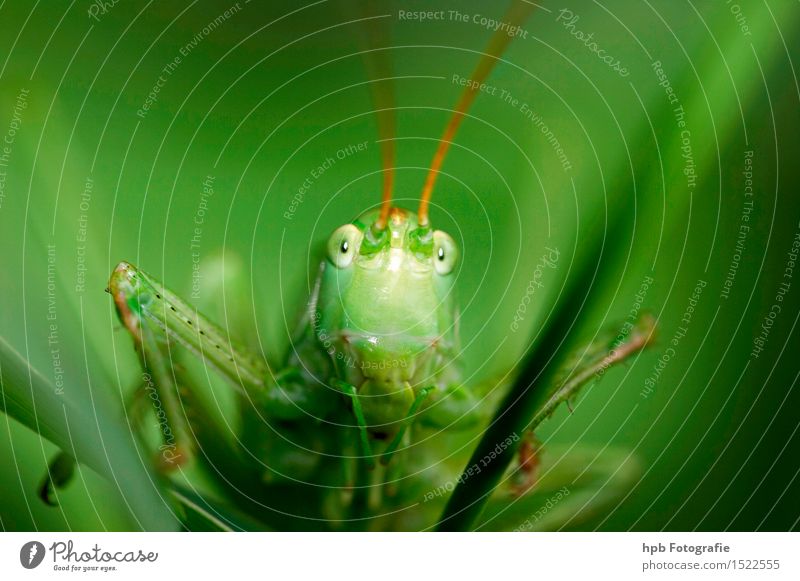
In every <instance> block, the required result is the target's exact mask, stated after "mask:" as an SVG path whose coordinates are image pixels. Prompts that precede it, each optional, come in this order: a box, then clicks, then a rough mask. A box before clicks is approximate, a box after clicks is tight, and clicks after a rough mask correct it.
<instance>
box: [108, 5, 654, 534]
mask: <svg viewBox="0 0 800 581" xmlns="http://www.w3.org/2000/svg"><path fill="white" fill-rule="evenodd" d="M531 6H532V5H530V4H528V3H523V2H515V3H513V5H512V7H511V9H510V11H509V13H508V14H507V15H506V20H507V21H509V22H518V23H519V22H522V20H523V19H524V18H525V17H526V16H527V14H528V12H529V11H530V8H531ZM509 40H510V39H509V37H508V35H505V34H503V33H502V31H500V32H498V33H496V34H495V36H494V37H493V38H492V40H491V41H490V44H489V47H488V48H487V50H486V52H485V54H484V56H483V58H482V59H481V60H480V62H479V64H478V65H477V67H476V69H475V71H474V73H473V75H472V78H471V82H470V83H469V84H468V85H467V87H466V89H465V91H464V94H463V95H462V97H461V99H460V101H459V103H458V105H457V106H456V109H455V113H454V115H453V117H452V119H451V120H450V122H449V124H448V125H447V127H446V129H445V131H444V133H443V135H442V139H441V140H440V142H439V146H438V149H437V151H436V153H435V155H434V158H433V162H432V165H431V169H430V171H429V173H428V176H427V179H426V181H425V184H424V188H423V192H422V195H421V201H420V205H419V209H418V211H417V212H416V213H414V212H411V211H409V210H405V209H402V208H399V207H395V206H393V205H392V203H391V201H392V184H393V170H392V164H393V149H392V148H393V141H392V140H391V139H383V140H382V147H383V148H384V150H383V160H384V187H383V199H382V202H381V205H380V208H379V209H377V210H372V211H369V212H367V213H365V214H363V215H361V216H360V217H358V218H356V219H355V220H354V221H353V222H352V223H349V224H345V225H343V226H341V227H339V228H338V229H336V230H335V231H334V232H333V234H332V235H331V236H330V238H329V239H328V241H327V245H326V252H325V257H324V258H323V259H322V261H321V264H320V267H319V271H318V275H317V278H316V282H315V284H314V287H313V292H312V293H311V296H310V298H309V300H308V302H307V306H306V308H305V310H304V314H303V317H302V320H301V321H300V324H299V326H298V331H297V334H296V336H295V337H294V340H293V342H292V345H291V349H290V351H289V354H288V355H287V356H286V358H285V361H284V364H283V365H282V366H281V367H280V368H279V369H273V368H271V367H270V366H269V365H268V364H267V363H266V362H265V361H263V360H262V359H261V358H260V357H257V356H254V355H252V354H249V353H248V352H247V351H246V350H245V349H243V348H242V347H241V346H239V345H237V344H235V343H234V342H232V341H231V340H230V338H229V337H228V334H227V333H226V332H225V331H224V330H223V329H221V328H219V327H218V326H216V325H215V324H213V323H212V322H211V321H210V320H208V319H207V318H206V317H204V316H202V315H201V314H200V313H199V312H198V311H197V310H196V309H195V308H193V307H192V306H191V305H189V304H188V303H187V302H185V301H184V300H183V299H181V298H180V297H179V296H178V295H177V294H176V293H174V292H171V291H170V290H168V289H167V288H165V287H164V286H163V285H162V284H160V283H159V282H158V281H157V280H155V279H154V278H153V277H151V276H149V275H148V274H146V273H145V272H143V271H142V270H140V269H138V268H136V267H135V266H133V265H131V264H129V263H127V262H121V263H120V264H119V265H118V266H117V267H116V268H115V269H114V271H113V273H112V275H111V278H110V280H109V283H108V289H107V290H108V292H109V293H110V294H111V296H112V297H113V300H114V304H115V306H116V310H117V314H118V316H119V318H120V320H121V321H122V323H123V325H124V326H125V328H126V329H127V330H128V332H129V333H130V335H131V336H132V338H133V340H134V344H135V347H136V350H137V353H138V354H139V357H140V361H141V366H142V369H143V373H144V374H143V379H142V385H141V387H140V389H138V390H137V392H136V393H137V396H136V398H137V399H136V400H135V402H134V404H135V405H134V408H135V409H138V410H142V408H143V407H144V406H143V405H142V403H141V401H142V400H145V401H146V400H147V399H148V398H149V399H150V400H152V401H153V402H155V404H157V405H156V415H157V420H158V426H159V431H160V436H161V445H160V446H159V453H158V456H157V457H158V458H159V460H158V464H159V466H160V467H161V468H162V469H165V470H172V471H174V470H176V469H180V470H183V469H184V467H188V466H189V465H190V464H191V463H190V462H189V461H190V459H191V458H193V457H197V458H198V459H200V460H201V461H202V463H203V464H204V465H206V466H207V468H208V470H207V473H208V474H211V475H212V476H213V477H214V481H215V484H214V486H215V487H216V489H217V491H220V490H221V491H223V492H225V493H227V494H228V495H229V496H233V497H234V498H237V499H239V501H240V502H239V504H240V506H239V509H241V510H243V511H244V512H247V513H249V514H250V515H257V516H258V517H259V518H260V520H261V521H268V522H269V523H270V524H271V525H272V526H275V527H278V528H298V527H299V528H353V526H355V525H354V524H353V523H358V522H361V521H363V520H365V519H368V518H375V519H382V520H381V524H379V525H378V526H382V527H392V528H414V527H420V526H424V524H425V523H424V522H416V521H409V520H408V519H407V518H406V517H403V518H406V520H403V519H402V518H398V517H396V516H392V515H393V514H394V512H393V511H395V510H400V509H402V508H403V507H406V506H408V505H409V503H413V502H414V501H415V500H416V501H418V500H419V499H420V498H421V497H422V496H423V494H424V493H425V491H426V490H430V489H432V488H436V487H437V486H439V485H441V484H442V480H443V478H446V475H445V474H446V471H439V472H437V471H435V470H434V471H431V470H428V468H430V467H431V466H434V465H436V463H437V462H438V461H439V460H440V459H438V458H437V457H436V454H437V451H440V450H441V449H442V446H441V443H436V442H434V443H433V444H429V443H428V441H430V440H435V439H436V437H443V438H447V437H449V436H448V435H449V434H451V433H457V432H458V431H459V430H470V429H471V430H475V429H476V428H477V427H478V426H479V425H480V423H481V422H482V421H483V420H484V419H485V418H486V417H487V414H488V412H489V411H490V409H488V407H489V406H488V403H487V402H488V400H486V399H485V398H478V397H476V392H475V391H473V390H471V389H469V387H468V386H466V385H464V384H463V382H462V380H461V369H460V365H459V359H458V355H459V351H460V347H459V338H458V312H457V306H456V299H455V288H454V287H455V281H456V275H457V273H458V267H459V258H460V257H459V249H458V247H457V245H456V243H455V241H454V240H453V238H452V237H451V236H450V235H448V234H447V233H446V232H443V231H441V230H436V229H434V228H433V226H432V224H431V223H430V219H429V212H428V207H429V202H430V198H431V194H432V191H433V186H434V183H435V180H436V176H437V175H438V173H439V168H440V167H441V164H442V162H443V159H444V157H445V154H446V151H447V148H448V146H449V144H450V142H451V141H452V139H453V137H454V135H455V133H456V130H457V128H458V125H459V123H460V122H461V120H462V119H463V117H464V114H465V112H466V110H467V109H468V107H469V105H470V104H471V102H472V100H473V99H474V97H475V95H476V94H477V87H479V86H480V84H481V83H482V82H483V80H484V79H485V78H486V77H487V76H488V74H489V72H490V71H491V69H492V67H493V65H494V64H495V63H496V62H497V60H499V59H498V57H499V55H500V54H502V52H503V50H504V49H505V46H506V45H507V43H508V42H509ZM380 98H381V95H378V99H379V100H380ZM383 98H384V99H385V98H386V96H385V95H383ZM382 109H383V110H384V111H385V110H388V109H390V108H389V107H382ZM380 125H381V126H382V127H383V128H384V129H385V128H389V127H392V125H393V122H392V121H391V120H387V119H386V117H383V118H382V119H381V123H380ZM631 345H633V346H634V347H635V348H636V349H638V348H641V347H643V346H644V342H641V341H640V342H638V343H634V342H631V343H629V350H630V346H631ZM177 346H181V347H183V348H184V352H185V351H186V350H188V351H189V352H190V353H191V354H193V355H194V356H195V357H196V358H197V359H199V360H201V361H202V362H203V363H205V364H209V365H210V366H211V367H213V368H215V369H216V371H217V372H218V373H219V374H220V375H221V376H223V377H224V378H225V379H226V380H228V382H229V383H231V384H232V385H233V386H235V387H236V388H237V393H238V394H239V398H238V410H239V412H238V415H239V418H238V422H239V423H240V427H239V428H238V432H235V431H234V430H231V429H230V427H228V428H227V429H223V428H222V427H221V426H219V425H217V424H218V422H215V421H214V420H212V419H211V417H212V415H213V414H210V413H208V410H207V409H206V405H207V404H204V402H203V401H202V398H201V397H198V396H197V395H196V394H195V393H193V391H192V389H191V388H190V386H191V385H192V383H193V381H192V379H191V377H190V374H189V373H188V372H187V371H186V369H184V367H183V366H182V365H181V364H180V361H179V360H180V355H179V351H180V350H179V349H176V347H177ZM605 354H606V351H602V352H599V351H597V352H595V353H594V354H593V356H594V357H595V364H596V365H600V364H601V362H603V357H602V356H604V355H605ZM606 359H607V358H606ZM615 361H616V360H613V361H611V362H615ZM608 363H609V361H605V362H604V363H603V364H606V365H607V364H608ZM584 368H588V369H591V368H592V366H591V365H589V366H588V367H586V366H584ZM590 378H591V374H589V375H587V376H586V377H579V376H574V375H573V376H571V377H569V378H567V380H565V382H564V386H565V387H564V388H562V389H561V390H560V391H559V392H557V394H556V396H554V398H553V399H552V400H551V401H550V402H549V403H548V406H549V407H546V409H543V410H542V411H541V413H542V414H544V415H547V414H549V413H551V412H552V410H553V408H554V407H555V406H556V405H558V403H561V402H562V401H566V400H567V399H569V397H571V396H573V395H574V393H575V392H576V391H577V389H578V388H579V387H580V386H581V385H583V384H584V383H586V382H587V381H588V380H589V379H590ZM136 402H138V403H136ZM143 414H144V412H143V411H139V412H137V415H138V416H142V415H143ZM232 432H234V435H233V437H232ZM432 450H433V452H431V451H432ZM519 458H520V459H519V467H520V468H522V470H521V473H522V474H523V477H524V478H523V480H524V482H523V483H522V484H523V485H522V487H521V488H520V489H519V491H518V493H519V494H522V493H524V491H525V490H527V489H528V488H529V487H530V485H531V484H532V482H533V481H534V480H535V474H534V469H535V467H536V466H537V465H538V454H537V446H536V445H535V444H534V440H533V439H532V437H531V436H530V435H525V436H524V438H523V445H522V446H520V457H519ZM422 473H425V474H426V477H427V480H425V479H424V478H422V479H420V478H418V477H419V475H420V474H422ZM437 478H438V480H437ZM409 482H415V484H409ZM518 484H519V483H518ZM181 494H182V496H181V497H180V498H181V499H182V500H183V501H186V498H187V496H186V495H185V494H183V493H181ZM194 504H196V503H194ZM298 519H299V523H300V524H299V525H298V524H297V523H298Z"/></svg>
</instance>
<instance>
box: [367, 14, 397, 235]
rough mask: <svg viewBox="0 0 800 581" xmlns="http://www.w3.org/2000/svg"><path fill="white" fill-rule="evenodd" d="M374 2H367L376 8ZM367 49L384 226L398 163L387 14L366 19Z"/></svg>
mask: <svg viewBox="0 0 800 581" xmlns="http://www.w3.org/2000/svg"><path fill="white" fill-rule="evenodd" d="M374 5H375V3H374V2H368V3H367V5H366V6H369V7H370V8H373V7H374ZM364 22H365V26H364V30H365V35H364V36H365V38H366V52H365V53H364V63H365V66H366V69H367V75H368V77H369V78H370V79H371V80H372V82H371V83H370V88H371V91H372V103H373V106H374V107H375V111H376V112H377V117H378V136H379V142H380V144H381V164H382V165H383V197H382V202H381V213H380V215H379V216H378V219H377V220H376V221H375V228H377V229H378V230H383V229H384V228H386V224H387V222H388V220H389V210H390V209H391V207H392V190H393V189H394V165H395V141H394V136H395V127H396V125H395V114H394V92H393V88H392V80H391V77H392V64H391V61H390V59H389V51H388V50H386V48H385V47H383V46H382V42H381V41H382V40H384V39H388V38H389V26H388V22H387V19H386V18H377V19H370V20H369V21H366V20H365V21H364Z"/></svg>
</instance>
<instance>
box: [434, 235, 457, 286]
mask: <svg viewBox="0 0 800 581" xmlns="http://www.w3.org/2000/svg"><path fill="white" fill-rule="evenodd" d="M457 260H458V247H457V246H456V243H455V242H454V241H453V239H452V238H450V236H449V235H447V234H445V233H444V232H442V231H441V230H436V231H435V232H434V233H433V268H434V269H436V272H437V273H438V274H441V275H445V274H450V273H451V272H453V268H454V267H455V265H456V261H457Z"/></svg>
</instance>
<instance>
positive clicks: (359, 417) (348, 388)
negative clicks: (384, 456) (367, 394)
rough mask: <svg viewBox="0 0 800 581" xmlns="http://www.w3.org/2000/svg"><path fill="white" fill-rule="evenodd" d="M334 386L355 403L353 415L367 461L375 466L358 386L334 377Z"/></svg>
mask: <svg viewBox="0 0 800 581" xmlns="http://www.w3.org/2000/svg"><path fill="white" fill-rule="evenodd" d="M331 384H332V385H333V387H335V388H336V389H338V390H339V391H341V392H342V393H343V394H344V395H346V396H347V397H349V398H350V401H351V402H352V404H353V415H354V416H355V417H356V422H357V424H358V432H359V437H360V439H361V447H362V449H363V451H364V455H365V456H366V459H367V463H368V465H369V467H370V468H373V467H374V466H375V459H374V456H373V454H372V446H371V445H370V443H369V432H368V431H367V422H366V420H365V419H364V410H363V409H362V408H361V401H360V400H359V398H358V392H357V391H356V388H355V387H354V386H352V385H350V384H349V383H347V382H344V381H341V380H339V379H333V380H332V381H331Z"/></svg>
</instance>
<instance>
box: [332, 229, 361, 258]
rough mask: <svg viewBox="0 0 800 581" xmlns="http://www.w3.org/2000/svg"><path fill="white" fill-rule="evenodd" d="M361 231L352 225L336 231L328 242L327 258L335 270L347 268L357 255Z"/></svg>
mask: <svg viewBox="0 0 800 581" xmlns="http://www.w3.org/2000/svg"><path fill="white" fill-rule="evenodd" d="M361 238H362V234H361V230H359V229H358V228H356V227H355V226H353V225H352V224H345V225H344V226H340V227H339V228H337V229H336V231H335V232H334V233H333V234H332V235H331V237H330V239H329V240H328V258H329V259H330V261H331V262H332V263H333V264H334V265H335V266H336V267H337V268H347V267H348V266H350V263H351V262H353V258H355V256H356V254H358V246H359V244H361Z"/></svg>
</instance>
